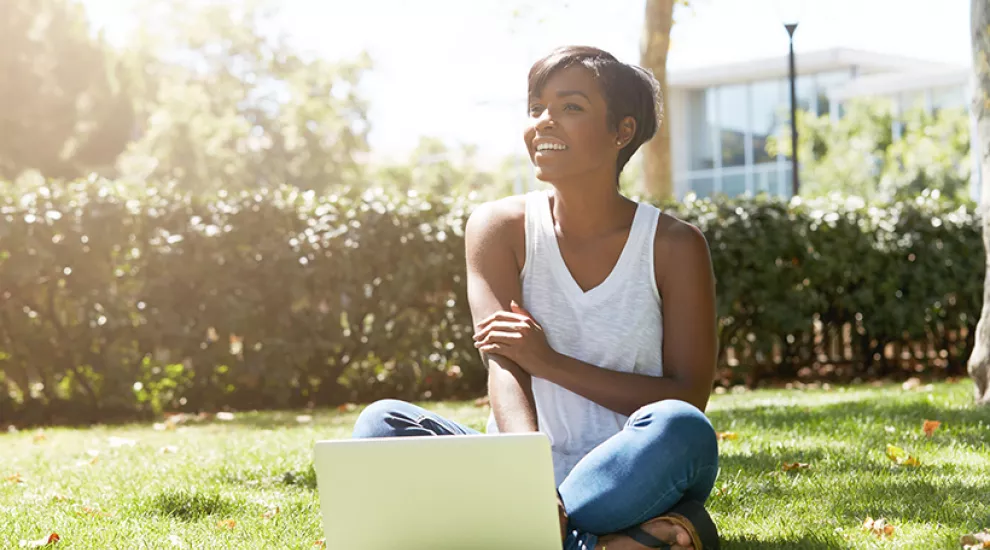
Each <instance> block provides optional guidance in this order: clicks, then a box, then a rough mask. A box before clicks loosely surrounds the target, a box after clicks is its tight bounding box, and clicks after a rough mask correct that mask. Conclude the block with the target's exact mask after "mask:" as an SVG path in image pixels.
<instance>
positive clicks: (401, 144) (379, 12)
mask: <svg viewBox="0 0 990 550" xmlns="http://www.w3.org/2000/svg"><path fill="white" fill-rule="evenodd" d="M83 1H84V3H85V4H86V5H87V7H88V8H89V10H90V15H91V18H92V19H93V21H94V23H96V24H97V25H98V26H100V27H103V28H105V29H106V30H107V31H108V33H109V34H110V35H111V36H113V34H114V32H115V31H116V30H118V29H121V28H123V27H125V26H126V20H124V19H123V17H124V16H123V15H122V14H123V13H124V12H123V7H122V4H123V3H122V2H121V0H83ZM690 2H691V7H690V8H687V9H681V8H678V12H677V14H676V20H677V21H676V23H675V25H674V31H673V36H672V47H671V52H670V58H669V65H668V69H669V70H670V71H677V70H678V69H686V68H696V67H702V66H706V65H713V64H721V63H727V62H732V61H741V60H747V59H754V58H762V57H769V56H774V55H785V54H786V52H787V35H786V33H785V31H784V30H783V28H782V26H781V19H780V17H781V13H782V12H781V11H780V10H779V8H778V7H777V6H778V5H779V4H781V3H783V4H785V5H787V6H792V5H798V12H799V13H800V24H799V27H798V30H797V33H796V35H795V48H796V50H797V53H798V57H797V63H798V64H799V65H800V63H801V58H800V54H801V52H802V51H813V50H821V49H828V48H835V47H849V48H858V49H864V50H871V51H876V52H881V53H892V54H899V55H903V56H911V57H918V58H921V59H928V60H934V61H942V62H946V63H952V64H957V65H961V66H966V65H969V64H970V56H971V53H970V49H969V48H970V46H969V7H970V1H969V0H807V1H803V0H780V1H778V0H690ZM644 4H645V0H607V1H605V0H415V1H412V0H346V1H344V0H283V1H282V5H283V6H285V9H286V13H285V20H284V22H282V23H281V24H282V25H284V28H285V29H286V30H288V31H289V33H290V34H291V36H293V37H294V38H295V39H296V40H297V41H298V44H299V45H300V46H302V47H303V48H306V49H310V50H314V51H317V52H320V53H321V54H323V55H325V56H327V57H330V58H346V57H348V56H353V55H355V54H356V53H357V52H360V51H362V50H366V51H368V52H369V53H370V54H371V56H372V59H373V62H374V64H375V68H374V72H373V73H372V74H371V75H369V76H368V78H367V79H366V80H365V82H364V83H363V89H364V93H365V97H367V98H368V100H369V101H370V103H371V112H370V118H371V136H370V140H371V146H372V150H373V154H374V155H375V156H379V157H391V158H402V157H404V156H405V155H406V154H407V153H408V152H409V151H411V150H412V149H413V148H414V147H415V146H416V143H417V142H418V140H419V138H420V136H435V137H440V138H442V139H444V140H445V141H447V142H448V143H450V144H456V143H473V144H476V145H478V146H480V155H481V157H482V158H488V159H494V158H499V157H502V156H504V155H506V154H510V153H522V152H523V146H522V138H521V135H522V125H523V123H524V120H525V105H524V103H523V100H524V96H525V93H526V74H527V72H528V70H529V67H530V65H531V64H532V62H533V61H535V60H536V59H537V58H538V57H540V56H541V55H542V54H544V53H546V52H547V51H549V50H550V49H551V48H553V47H555V46H557V45H561V44H567V43H579V44H587V45H593V46H598V47H600V48H603V49H605V50H608V51H610V52H612V53H613V54H615V55H616V56H617V57H619V58H620V59H622V60H624V61H629V62H634V63H637V62H638V61H639V46H640V35H641V30H642V24H643V9H644ZM936 6H937V7H936ZM784 9H785V10H786V9H788V8H787V7H785V8H784ZM517 10H518V13H519V15H518V16H514V15H513V13H514V12H515V11H517Z"/></svg>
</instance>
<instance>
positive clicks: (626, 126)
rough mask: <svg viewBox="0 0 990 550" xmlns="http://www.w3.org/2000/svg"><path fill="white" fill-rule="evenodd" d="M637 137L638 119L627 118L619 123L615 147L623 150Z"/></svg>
mask: <svg viewBox="0 0 990 550" xmlns="http://www.w3.org/2000/svg"><path fill="white" fill-rule="evenodd" d="M635 135H636V119H635V118H633V117H631V116H627V117H625V118H623V119H622V120H620V121H619V127H618V131H617V132H616V136H615V145H616V146H617V147H618V148H619V149H622V148H623V147H625V146H626V145H629V142H630V141H632V139H633V136H635Z"/></svg>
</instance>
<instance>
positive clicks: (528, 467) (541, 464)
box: [314, 432, 561, 550]
mask: <svg viewBox="0 0 990 550" xmlns="http://www.w3.org/2000/svg"><path fill="white" fill-rule="evenodd" d="M314 467H315V469H316V482H317V487H318V490H319V494H320V509H321V512H322V516H323V529H324V532H325V536H326V545H327V546H326V547H327V548H328V549H331V550H396V549H399V548H401V549H403V550H466V549H472V550H487V549H491V550H505V549H507V548H519V549H526V550H560V548H561V540H560V522H559V519H558V516H557V498H556V485H555V483H554V477H553V463H552V458H551V455H550V441H549V439H548V438H547V436H546V435H545V434H542V433H538V432H537V433H525V434H490V435H463V436H439V437H438V436H424V437H394V438H380V439H348V440H340V441H319V442H317V443H316V449H315V457H314Z"/></svg>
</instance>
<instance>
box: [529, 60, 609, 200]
mask: <svg viewBox="0 0 990 550" xmlns="http://www.w3.org/2000/svg"><path fill="white" fill-rule="evenodd" d="M607 113H608V109H607V106H606V103H605V98H604V97H603V96H602V93H601V91H600V90H599V87H598V84H597V83H596V82H595V79H594V76H593V75H592V73H591V71H589V70H588V69H586V68H584V67H581V66H571V67H568V68H566V69H561V70H559V71H557V72H555V73H553V74H552V75H551V76H550V78H549V79H548V80H547V83H546V85H545V86H544V87H543V89H542V90H541V91H540V93H539V95H538V96H531V97H530V98H529V124H528V125H527V127H526V132H525V134H524V138H525V140H526V147H527V148H528V149H529V158H530V160H532V162H533V165H534V166H536V177H537V178H539V179H541V180H543V181H547V182H559V181H563V180H568V179H572V178H574V177H576V176H586V175H590V174H596V173H601V174H602V175H604V176H607V177H609V178H614V177H615V163H616V157H617V156H618V152H619V150H620V149H621V146H620V144H619V143H617V140H618V139H619V138H618V133H617V132H616V131H615V129H613V128H609V127H608V122H607Z"/></svg>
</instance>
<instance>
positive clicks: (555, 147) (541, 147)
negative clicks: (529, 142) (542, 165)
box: [536, 143, 567, 153]
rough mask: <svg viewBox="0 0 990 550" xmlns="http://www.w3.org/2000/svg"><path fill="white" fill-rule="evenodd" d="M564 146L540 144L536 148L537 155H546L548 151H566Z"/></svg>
mask: <svg viewBox="0 0 990 550" xmlns="http://www.w3.org/2000/svg"><path fill="white" fill-rule="evenodd" d="M566 150H567V146H566V145H559V144H557V143H541V144H539V145H537V146H536V152H537V153H548V152H550V151H566Z"/></svg>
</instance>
